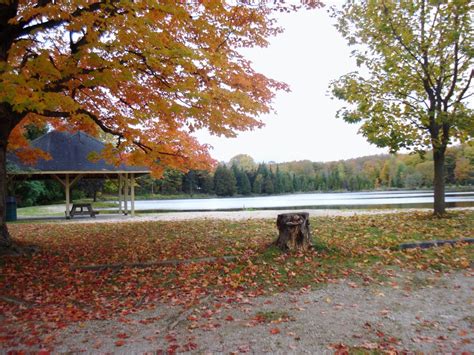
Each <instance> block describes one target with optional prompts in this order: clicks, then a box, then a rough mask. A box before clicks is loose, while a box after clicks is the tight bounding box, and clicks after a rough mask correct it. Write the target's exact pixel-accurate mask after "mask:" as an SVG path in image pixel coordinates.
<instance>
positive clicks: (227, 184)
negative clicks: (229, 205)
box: [214, 165, 237, 196]
mask: <svg viewBox="0 0 474 355" xmlns="http://www.w3.org/2000/svg"><path fill="white" fill-rule="evenodd" d="M214 192H215V193H216V195H217V196H233V195H234V194H235V193H236V192H237V184H236V179H235V176H234V173H233V172H232V170H230V169H228V168H227V167H226V166H225V165H219V166H218V167H217V169H216V172H215V173H214Z"/></svg>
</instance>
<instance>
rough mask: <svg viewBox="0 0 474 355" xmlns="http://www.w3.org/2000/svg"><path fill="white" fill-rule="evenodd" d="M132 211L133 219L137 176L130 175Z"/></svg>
mask: <svg viewBox="0 0 474 355" xmlns="http://www.w3.org/2000/svg"><path fill="white" fill-rule="evenodd" d="M130 210H131V213H132V217H133V216H135V174H134V173H131V174H130Z"/></svg>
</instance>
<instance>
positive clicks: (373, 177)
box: [10, 142, 474, 206]
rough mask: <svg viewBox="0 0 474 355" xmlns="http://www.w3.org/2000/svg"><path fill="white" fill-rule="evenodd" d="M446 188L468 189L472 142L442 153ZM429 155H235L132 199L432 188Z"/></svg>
mask: <svg viewBox="0 0 474 355" xmlns="http://www.w3.org/2000/svg"><path fill="white" fill-rule="evenodd" d="M446 183H447V184H448V185H451V186H470V185H471V186H472V185H474V142H470V143H466V144H463V145H458V146H454V147H451V148H449V149H448V151H447V153H446ZM432 184H433V160H432V155H431V153H429V152H428V153H426V154H425V155H424V156H423V157H422V156H420V155H418V154H416V155H403V154H400V155H376V156H367V157H362V158H356V159H350V160H341V161H336V162H327V163H316V162H311V161H309V160H303V161H294V162H287V163H279V164H276V163H260V164H256V163H255V161H254V160H253V159H252V157H250V156H248V155H245V154H241V155H237V156H235V157H234V158H232V159H231V160H230V161H229V162H228V163H226V164H224V163H221V164H219V165H218V166H217V167H216V169H215V171H214V172H209V171H205V170H191V171H189V172H187V173H183V172H180V171H177V170H168V171H166V172H165V173H164V175H163V177H162V178H161V179H154V178H152V177H151V176H149V175H147V176H143V177H140V178H138V179H137V186H136V193H137V195H141V196H146V195H149V196H150V197H153V196H156V195H166V196H172V195H177V196H179V195H183V194H187V195H190V196H196V195H201V196H205V195H211V196H212V195H217V196H235V195H240V196H249V195H270V194H283V193H294V192H311V191H321V192H325V191H360V190H373V189H396V188H406V189H418V188H432ZM117 189H118V186H117V184H116V182H114V181H108V180H81V181H80V182H79V183H78V184H77V185H75V186H74V188H73V189H72V197H73V199H76V200H77V199H81V198H92V199H94V200H95V199H96V198H97V197H98V196H100V195H101V194H106V195H107V194H116V193H117ZM10 190H11V191H10V193H11V194H12V195H15V196H17V200H18V203H19V205H20V206H30V205H37V204H46V203H51V202H55V201H61V200H63V199H64V191H63V188H62V186H60V185H59V183H57V182H56V181H20V182H16V183H15V184H13V185H12V187H11V189H10Z"/></svg>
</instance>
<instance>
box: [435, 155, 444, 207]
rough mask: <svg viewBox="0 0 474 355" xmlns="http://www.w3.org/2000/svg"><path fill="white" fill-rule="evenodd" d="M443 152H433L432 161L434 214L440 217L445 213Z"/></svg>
mask: <svg viewBox="0 0 474 355" xmlns="http://www.w3.org/2000/svg"><path fill="white" fill-rule="evenodd" d="M444 158H445V155H444V150H443V149H434V150H433V161H434V181H433V188H434V214H435V215H437V216H442V215H443V214H445V213H446V203H445V191H444V190H445V175H444Z"/></svg>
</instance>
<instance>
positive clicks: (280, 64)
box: [198, 1, 387, 162]
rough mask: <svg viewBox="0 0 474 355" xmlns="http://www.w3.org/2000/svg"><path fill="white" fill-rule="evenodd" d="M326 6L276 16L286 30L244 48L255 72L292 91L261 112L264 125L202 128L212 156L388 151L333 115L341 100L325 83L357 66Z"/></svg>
mask: <svg viewBox="0 0 474 355" xmlns="http://www.w3.org/2000/svg"><path fill="white" fill-rule="evenodd" d="M325 3H326V4H327V3H330V2H329V1H325ZM332 3H335V1H333V2H332ZM336 3H337V1H336ZM327 9H328V6H326V7H325V8H322V9H318V10H312V11H300V12H298V13H291V14H284V15H280V16H279V20H280V21H279V22H280V24H281V26H282V27H284V28H285V32H284V33H283V34H280V35H279V36H277V37H274V38H272V39H271V45H270V46H269V47H267V48H254V49H251V50H246V51H245V52H244V53H245V55H246V57H248V58H249V59H250V60H251V61H252V62H253V63H254V68H255V69H256V70H257V71H259V72H261V73H263V74H265V75H267V76H269V77H270V78H273V79H277V80H280V81H284V82H286V83H287V84H289V85H290V88H291V92H290V93H279V94H278V95H277V97H276V99H275V103H274V107H275V108H276V110H277V113H276V114H271V115H267V116H264V117H262V119H263V121H264V122H265V123H266V126H265V127H264V128H262V129H258V130H255V131H252V132H244V133H240V134H239V136H238V137H237V138H218V137H213V136H209V135H207V134H204V133H200V134H199V135H198V138H199V140H200V141H201V142H202V143H209V144H211V145H212V146H213V147H214V148H213V149H212V150H211V155H212V156H213V158H214V159H216V160H218V161H228V160H229V159H230V158H232V157H233V156H235V155H237V154H248V155H250V156H252V157H253V158H254V159H255V161H257V162H262V161H264V162H269V161H275V162H285V161H292V160H303V159H309V160H312V161H332V160H340V159H348V158H355V157H360V156H364V155H371V154H381V153H386V152H387V149H379V148H377V147H375V146H374V145H371V144H369V143H367V141H366V140H365V138H364V137H363V136H361V135H359V134H358V133H357V131H358V126H356V125H352V124H348V123H345V122H344V121H343V120H341V119H337V118H336V117H335V116H336V111H337V110H338V109H339V108H341V107H342V106H343V104H344V103H343V102H342V101H339V100H336V99H333V100H332V99H331V98H330V96H329V95H328V85H329V83H330V81H331V80H334V79H337V78H338V77H340V76H341V75H343V74H346V73H348V72H350V71H353V70H355V69H356V66H355V61H354V60H353V59H352V58H350V48H349V47H348V46H347V45H346V42H345V41H344V40H343V38H342V37H341V35H340V34H339V33H338V32H337V30H336V29H335V28H334V26H333V24H332V23H333V19H331V18H330V17H329V14H328V13H327Z"/></svg>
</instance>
